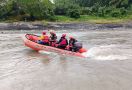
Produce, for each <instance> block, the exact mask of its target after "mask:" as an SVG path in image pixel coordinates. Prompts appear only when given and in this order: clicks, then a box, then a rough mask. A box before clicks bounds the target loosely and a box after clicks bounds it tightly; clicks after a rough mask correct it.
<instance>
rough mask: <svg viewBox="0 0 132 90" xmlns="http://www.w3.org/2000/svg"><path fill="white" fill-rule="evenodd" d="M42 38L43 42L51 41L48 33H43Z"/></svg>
mask: <svg viewBox="0 0 132 90" xmlns="http://www.w3.org/2000/svg"><path fill="white" fill-rule="evenodd" d="M41 39H42V41H43V42H46V43H48V42H49V36H48V35H43V36H42V37H41Z"/></svg>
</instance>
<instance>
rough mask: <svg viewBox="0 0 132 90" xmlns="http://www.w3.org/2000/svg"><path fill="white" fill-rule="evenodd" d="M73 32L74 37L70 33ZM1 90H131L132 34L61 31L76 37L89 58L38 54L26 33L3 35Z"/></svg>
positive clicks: (48, 53) (15, 32) (1, 45)
mask: <svg viewBox="0 0 132 90" xmlns="http://www.w3.org/2000/svg"><path fill="white" fill-rule="evenodd" d="M69 32H70V33H69ZM0 33H1V34H0V90H131V89H132V30H130V29H129V30H121V29H119V30H89V31H88V30H85V31H82V30H81V31H66V30H62V31H57V35H58V36H60V35H61V34H62V33H67V34H68V35H73V36H75V37H76V38H77V39H78V40H80V41H81V42H83V44H84V47H85V48H87V49H88V50H89V51H88V52H87V53H85V55H86V56H87V58H79V57H74V56H66V55H59V54H57V53H51V52H43V53H42V52H35V51H33V50H31V49H30V48H28V47H26V46H24V44H23V41H22V39H21V37H22V36H24V34H26V33H34V34H40V33H41V31H35V30H31V31H23V30H21V31H17V30H16V31H5V30H3V31H0Z"/></svg>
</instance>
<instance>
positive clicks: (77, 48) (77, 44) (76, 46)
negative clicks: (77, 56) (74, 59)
mask: <svg viewBox="0 0 132 90" xmlns="http://www.w3.org/2000/svg"><path fill="white" fill-rule="evenodd" d="M82 47H83V45H82V43H81V42H78V41H77V42H75V44H74V46H73V47H72V51H73V52H82Z"/></svg>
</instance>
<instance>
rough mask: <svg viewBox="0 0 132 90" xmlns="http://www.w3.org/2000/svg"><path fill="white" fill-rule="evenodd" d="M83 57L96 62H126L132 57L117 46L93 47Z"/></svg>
mask: <svg viewBox="0 0 132 90" xmlns="http://www.w3.org/2000/svg"><path fill="white" fill-rule="evenodd" d="M83 55H84V56H85V57H88V58H92V59H94V60H126V59H128V58H131V57H132V56H131V55H129V54H126V53H125V52H124V50H123V49H121V48H118V47H117V46H116V45H106V46H98V47H93V48H91V49H89V50H88V52H86V53H83Z"/></svg>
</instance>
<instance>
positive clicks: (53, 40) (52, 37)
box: [49, 31, 57, 47]
mask: <svg viewBox="0 0 132 90" xmlns="http://www.w3.org/2000/svg"><path fill="white" fill-rule="evenodd" d="M56 39H57V36H56V33H55V32H54V31H50V39H49V42H50V46H53V47H54V46H55V43H56Z"/></svg>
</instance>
